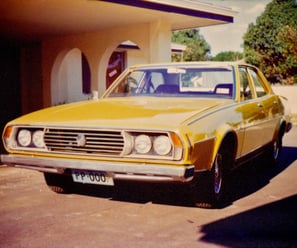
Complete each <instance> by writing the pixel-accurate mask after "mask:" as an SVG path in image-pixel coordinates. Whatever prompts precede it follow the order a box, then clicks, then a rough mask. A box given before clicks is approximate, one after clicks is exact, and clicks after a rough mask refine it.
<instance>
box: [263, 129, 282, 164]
mask: <svg viewBox="0 0 297 248" xmlns="http://www.w3.org/2000/svg"><path fill="white" fill-rule="evenodd" d="M282 138H283V135H282V134H280V135H279V136H278V137H277V138H275V140H273V142H272V144H271V145H270V147H269V149H268V152H267V153H266V156H265V157H264V158H265V164H266V165H267V164H268V165H269V166H271V165H273V166H275V165H278V164H279V163H280V161H281V154H282V149H283V142H282Z"/></svg>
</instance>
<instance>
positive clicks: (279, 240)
mask: <svg viewBox="0 0 297 248" xmlns="http://www.w3.org/2000/svg"><path fill="white" fill-rule="evenodd" d="M296 137H297V126H295V127H294V128H293V130H292V131H291V132H290V133H289V135H287V136H286V137H285V139H284V146H285V147H284V150H283V161H282V165H281V166H279V167H277V168H268V169H267V168H266V169H264V168H263V165H264V163H263V161H262V162H260V161H258V162H254V163H250V164H247V165H245V166H244V167H242V168H241V169H239V170H238V171H236V172H235V173H234V174H232V176H231V177H230V178H229V180H230V181H229V182H230V183H229V189H230V191H229V199H230V201H229V202H228V204H227V205H226V206H225V207H224V208H222V209H216V210H211V209H199V208H195V207H192V206H191V205H189V202H188V201H187V200H186V197H185V196H186V195H187V193H188V192H186V191H185V190H182V189H179V188H176V187H174V186H172V187H166V186H165V185H163V186H162V185H161V186H160V185H146V184H139V183H138V184H137V183H136V184H135V183H134V184H133V183H122V184H121V185H119V186H118V187H115V188H100V190H98V188H90V187H80V188H78V189H77V191H76V193H73V194H68V195H58V194H55V193H53V192H52V191H50V190H49V189H48V188H47V186H46V185H45V183H44V181H43V176H42V174H41V173H39V172H35V171H30V170H24V169H15V168H9V167H5V166H2V167H0V247H6V248H7V247H15V248H17V247H24V248H25V247H30V248H31V247H33V248H34V247H44V248H47V247H51V248H52V247H63V248H65V247H71V248H73V247H142V248H145V247H179V248H180V247H202V248H203V247H297V237H296V230H297V229H296V223H297V211H296V209H297V180H296V175H297V138H296Z"/></svg>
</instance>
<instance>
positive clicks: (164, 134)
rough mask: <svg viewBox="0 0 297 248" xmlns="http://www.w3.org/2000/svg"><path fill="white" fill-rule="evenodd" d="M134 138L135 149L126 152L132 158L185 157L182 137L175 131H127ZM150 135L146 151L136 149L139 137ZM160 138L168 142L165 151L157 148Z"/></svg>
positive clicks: (169, 158)
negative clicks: (128, 152)
mask: <svg viewBox="0 0 297 248" xmlns="http://www.w3.org/2000/svg"><path fill="white" fill-rule="evenodd" d="M127 132H128V133H129V135H130V136H131V138H132V140H133V149H132V150H131V153H130V154H126V155H127V156H128V157H132V158H143V159H162V160H175V161H177V160H181V159H182V157H183V151H184V146H183V142H182V139H181V138H180V136H179V135H178V134H177V133H175V132H170V131H127ZM144 136H146V137H148V138H147V139H149V140H150V142H149V144H148V148H147V151H146V152H142V153H140V152H138V151H137V149H136V147H135V146H136V143H137V142H136V141H135V140H136V139H137V137H144ZM160 139H161V140H162V139H165V140H166V142H168V143H167V145H166V147H165V148H166V149H165V151H163V152H162V151H160V148H156V146H157V143H158V142H160ZM154 146H155V147H154Z"/></svg>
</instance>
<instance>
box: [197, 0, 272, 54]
mask: <svg viewBox="0 0 297 248" xmlns="http://www.w3.org/2000/svg"><path fill="white" fill-rule="evenodd" d="M271 1H272V0H204V2H207V3H212V4H216V5H219V6H224V7H228V8H232V10H235V11H237V12H238V13H237V14H236V15H235V17H234V21H233V23H230V24H223V25H216V26H211V27H203V28H200V29H199V30H200V34H201V35H203V37H204V39H205V40H206V42H207V43H208V44H209V45H210V46H211V55H212V56H216V55H217V54H218V53H220V52H224V51H234V52H243V48H242V44H243V35H244V34H245V33H246V31H247V28H248V25H249V24H250V23H252V22H253V23H255V22H256V19H257V17H258V16H260V15H261V14H262V13H263V11H264V10H265V7H266V5H267V4H268V3H270V2H271Z"/></svg>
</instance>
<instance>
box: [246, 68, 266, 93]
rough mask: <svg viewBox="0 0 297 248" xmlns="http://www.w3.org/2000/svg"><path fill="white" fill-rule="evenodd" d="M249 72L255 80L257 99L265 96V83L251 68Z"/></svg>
mask: <svg viewBox="0 0 297 248" xmlns="http://www.w3.org/2000/svg"><path fill="white" fill-rule="evenodd" d="M248 71H249V73H250V75H251V77H252V79H253V82H254V86H255V90H256V94H257V97H261V96H265V95H266V94H267V92H266V90H265V88H264V87H263V83H262V81H261V78H260V77H259V76H258V74H257V72H256V71H254V70H253V69H251V68H249V69H248Z"/></svg>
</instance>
